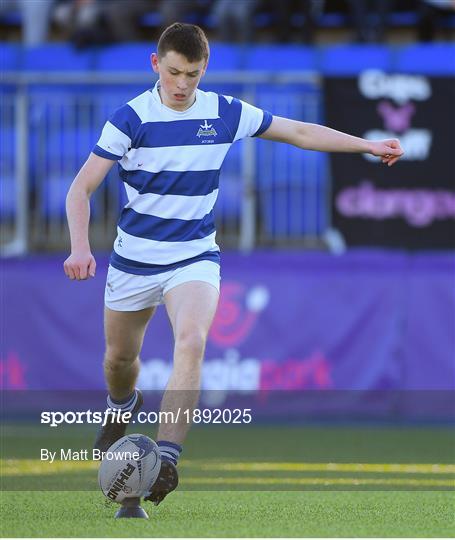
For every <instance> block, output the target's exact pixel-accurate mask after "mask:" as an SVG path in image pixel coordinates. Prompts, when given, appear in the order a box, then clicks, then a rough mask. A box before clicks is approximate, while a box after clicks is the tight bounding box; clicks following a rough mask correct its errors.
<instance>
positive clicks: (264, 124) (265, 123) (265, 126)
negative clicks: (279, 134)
mask: <svg viewBox="0 0 455 540" xmlns="http://www.w3.org/2000/svg"><path fill="white" fill-rule="evenodd" d="M272 120H273V115H272V114H270V113H269V112H268V111H264V118H263V119H262V123H261V125H260V126H259V129H258V130H257V131H256V133H255V134H254V135H253V137H259V135H262V134H263V133H264V131H267V129H268V128H269V127H270V124H271V123H272Z"/></svg>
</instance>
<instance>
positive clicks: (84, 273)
mask: <svg viewBox="0 0 455 540" xmlns="http://www.w3.org/2000/svg"><path fill="white" fill-rule="evenodd" d="M63 269H64V272H65V275H66V276H67V277H68V278H69V279H71V280H76V281H84V280H86V279H88V278H89V277H94V276H95V272H96V261H95V259H94V257H93V256H91V257H90V258H89V260H88V261H84V262H81V261H80V260H79V261H78V260H76V261H74V260H72V256H70V257H68V259H67V260H66V261H65V262H64V264H63Z"/></svg>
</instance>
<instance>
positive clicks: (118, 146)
mask: <svg viewBox="0 0 455 540" xmlns="http://www.w3.org/2000/svg"><path fill="white" fill-rule="evenodd" d="M140 125H141V119H140V118H139V116H138V115H137V113H136V112H135V111H134V109H133V108H132V107H131V106H130V105H124V106H123V107H120V109H117V110H116V111H115V112H114V114H113V115H112V116H111V118H109V120H108V121H107V122H106V123H105V124H104V127H103V131H102V132H101V137H100V138H99V140H98V142H97V143H96V145H95V147H94V148H93V150H92V151H93V153H94V154H96V155H98V156H101V157H103V158H106V159H112V160H114V161H118V160H119V159H122V157H123V156H124V155H125V154H126V153H127V152H128V150H129V149H130V148H131V141H132V140H133V138H134V135H135V133H136V132H137V130H138V128H139V126H140Z"/></svg>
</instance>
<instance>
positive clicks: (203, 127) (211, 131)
mask: <svg viewBox="0 0 455 540" xmlns="http://www.w3.org/2000/svg"><path fill="white" fill-rule="evenodd" d="M217 135H218V133H217V132H216V129H215V128H214V127H213V124H208V123H207V120H205V121H204V123H203V124H200V127H199V130H198V132H197V136H198V137H216V136H217Z"/></svg>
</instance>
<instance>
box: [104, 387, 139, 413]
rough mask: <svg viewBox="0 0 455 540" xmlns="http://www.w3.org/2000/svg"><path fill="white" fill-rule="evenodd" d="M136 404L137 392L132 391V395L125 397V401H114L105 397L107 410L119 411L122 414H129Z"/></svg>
mask: <svg viewBox="0 0 455 540" xmlns="http://www.w3.org/2000/svg"><path fill="white" fill-rule="evenodd" d="M136 403H137V391H136V390H134V392H133V393H132V394H130V395H129V396H127V397H126V398H125V399H122V400H120V401H116V400H115V399H113V398H111V396H110V395H108V396H107V406H108V407H109V409H120V410H121V411H122V412H131V411H132V410H133V409H134V407H135V406H136Z"/></svg>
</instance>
